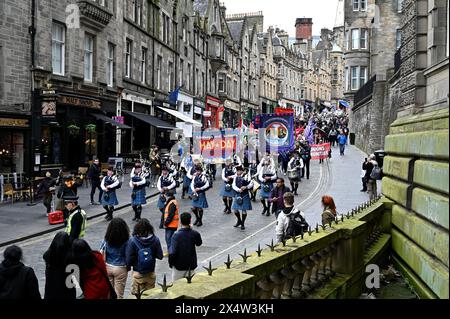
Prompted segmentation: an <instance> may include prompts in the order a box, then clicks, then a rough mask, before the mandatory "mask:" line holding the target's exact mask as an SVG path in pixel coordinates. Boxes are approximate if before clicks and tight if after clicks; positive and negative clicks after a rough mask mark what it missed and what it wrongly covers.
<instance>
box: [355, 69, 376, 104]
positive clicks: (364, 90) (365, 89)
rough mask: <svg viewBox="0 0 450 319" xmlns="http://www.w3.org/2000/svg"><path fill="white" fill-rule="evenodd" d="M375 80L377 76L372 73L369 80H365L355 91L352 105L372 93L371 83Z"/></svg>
mask: <svg viewBox="0 0 450 319" xmlns="http://www.w3.org/2000/svg"><path fill="white" fill-rule="evenodd" d="M376 80H377V76H376V75H374V76H373V77H372V78H371V79H370V80H369V81H367V82H366V84H364V85H363V86H362V87H361V88H360V89H359V90H358V91H357V92H356V93H355V98H354V105H358V104H359V102H361V101H362V100H364V99H365V98H366V97H368V96H369V95H371V94H372V93H373V84H374V83H375V81H376Z"/></svg>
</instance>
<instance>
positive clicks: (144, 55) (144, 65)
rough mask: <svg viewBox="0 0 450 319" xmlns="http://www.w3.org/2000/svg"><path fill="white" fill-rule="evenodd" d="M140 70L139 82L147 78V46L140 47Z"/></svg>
mask: <svg viewBox="0 0 450 319" xmlns="http://www.w3.org/2000/svg"><path fill="white" fill-rule="evenodd" d="M140 72H141V82H142V83H145V82H146V80H147V76H146V75H147V48H144V47H143V48H142V49H141V66H140Z"/></svg>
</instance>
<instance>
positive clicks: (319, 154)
mask: <svg viewBox="0 0 450 319" xmlns="http://www.w3.org/2000/svg"><path fill="white" fill-rule="evenodd" d="M330 149H331V144H330V143H323V144H313V145H311V159H312V160H321V159H326V158H328V153H329V152H330Z"/></svg>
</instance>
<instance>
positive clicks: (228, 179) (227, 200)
mask: <svg viewBox="0 0 450 319" xmlns="http://www.w3.org/2000/svg"><path fill="white" fill-rule="evenodd" d="M235 177H236V168H235V167H234V166H233V161H232V160H231V159H230V158H227V159H226V160H225V167H224V168H223V169H222V180H223V186H222V189H221V190H220V196H222V200H223V203H224V204H225V209H224V211H223V212H224V213H225V214H231V204H232V201H233V197H234V191H233V186H232V185H233V179H234V178H235Z"/></svg>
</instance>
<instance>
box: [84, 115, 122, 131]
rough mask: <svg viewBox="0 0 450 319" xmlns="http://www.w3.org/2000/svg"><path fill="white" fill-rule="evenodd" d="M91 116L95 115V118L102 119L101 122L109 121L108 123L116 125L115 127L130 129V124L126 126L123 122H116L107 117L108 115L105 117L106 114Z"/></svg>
mask: <svg viewBox="0 0 450 319" xmlns="http://www.w3.org/2000/svg"><path fill="white" fill-rule="evenodd" d="M91 115H92V116H93V117H95V118H96V119H98V120H101V121H103V122H105V123H109V124H111V125H112V126H116V127H118V128H121V129H128V130H129V129H131V126H128V125H125V124H122V123H119V122H116V121H114V120H113V119H111V118H109V117H107V116H106V115H103V114H95V113H94V114H91Z"/></svg>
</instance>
